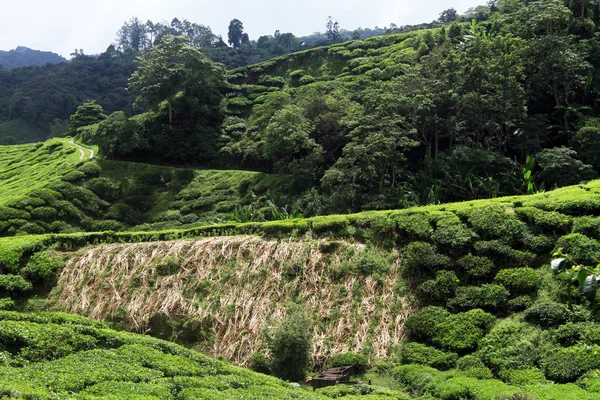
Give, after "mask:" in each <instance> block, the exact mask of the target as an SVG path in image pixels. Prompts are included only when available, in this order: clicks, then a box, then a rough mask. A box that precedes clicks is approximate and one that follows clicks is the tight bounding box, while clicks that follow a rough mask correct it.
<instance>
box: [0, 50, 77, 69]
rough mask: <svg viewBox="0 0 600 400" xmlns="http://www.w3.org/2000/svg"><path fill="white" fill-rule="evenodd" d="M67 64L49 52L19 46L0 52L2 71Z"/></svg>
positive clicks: (60, 57) (65, 60)
mask: <svg viewBox="0 0 600 400" xmlns="http://www.w3.org/2000/svg"><path fill="white" fill-rule="evenodd" d="M64 62H67V59H66V58H64V57H62V56H60V55H58V54H56V53H52V52H50V51H40V50H32V49H30V48H28V47H23V46H19V47H17V48H16V49H14V50H9V51H3V50H0V65H1V66H2V68H4V69H12V68H19V67H28V66H31V65H35V66H40V65H46V64H59V63H64Z"/></svg>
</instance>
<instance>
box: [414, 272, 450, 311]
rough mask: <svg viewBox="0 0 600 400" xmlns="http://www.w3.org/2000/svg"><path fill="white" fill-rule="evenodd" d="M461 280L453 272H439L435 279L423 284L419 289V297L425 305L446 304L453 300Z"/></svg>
mask: <svg viewBox="0 0 600 400" xmlns="http://www.w3.org/2000/svg"><path fill="white" fill-rule="evenodd" d="M458 283H459V280H458V278H457V277H456V274H455V273H454V272H452V271H438V272H437V273H436V275H435V279H431V280H428V281H425V282H423V283H422V284H421V285H420V286H419V288H418V292H419V297H420V298H421V299H422V301H423V302H424V303H426V304H427V303H444V302H445V301H446V299H449V298H452V297H453V296H454V293H455V291H456V289H457V287H458Z"/></svg>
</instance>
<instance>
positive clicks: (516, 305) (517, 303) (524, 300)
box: [508, 295, 534, 312]
mask: <svg viewBox="0 0 600 400" xmlns="http://www.w3.org/2000/svg"><path fill="white" fill-rule="evenodd" d="M533 302H534V300H533V298H532V297H531V296H525V295H523V296H517V297H515V298H514V299H511V300H509V301H508V310H509V311H510V312H519V311H524V310H526V309H528V308H529V307H531V306H532V305H533Z"/></svg>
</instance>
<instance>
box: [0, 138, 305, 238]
mask: <svg viewBox="0 0 600 400" xmlns="http://www.w3.org/2000/svg"><path fill="white" fill-rule="evenodd" d="M71 142H72V141H71V140H70V139H52V140H50V141H47V142H45V143H37V144H28V145H18V146H0V171H2V172H0V236H3V235H14V234H24V233H29V234H32V233H38V234H39V233H52V232H54V233H58V232H73V231H81V230H84V231H85V230H88V231H89V230H91V231H97V230H105V229H112V230H123V229H126V228H127V227H133V226H136V229H142V230H144V229H145V230H153V229H154V230H155V229H165V228H175V227H181V226H184V227H185V226H187V227H191V226H198V225H202V224H208V223H215V222H225V221H227V220H229V219H231V218H234V219H235V218H237V219H238V220H240V219H242V220H244V221H247V220H249V219H253V220H257V219H262V220H265V219H271V218H273V216H272V215H271V214H272V211H273V210H272V208H271V207H270V206H269V204H268V203H267V200H269V201H272V202H275V203H277V202H283V203H284V204H285V203H286V202H287V200H286V199H288V196H291V195H293V193H294V188H293V182H292V181H290V179H289V178H288V177H286V176H282V175H268V174H262V173H257V172H247V171H234V170H229V171H218V170H194V169H186V168H173V167H166V166H164V167H163V166H156V165H148V164H141V163H131V162H121V161H109V160H96V159H90V156H91V153H90V152H89V150H88V149H85V148H82V147H81V146H79V145H76V144H72V143H71Z"/></svg>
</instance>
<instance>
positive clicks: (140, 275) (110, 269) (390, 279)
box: [51, 236, 411, 365]
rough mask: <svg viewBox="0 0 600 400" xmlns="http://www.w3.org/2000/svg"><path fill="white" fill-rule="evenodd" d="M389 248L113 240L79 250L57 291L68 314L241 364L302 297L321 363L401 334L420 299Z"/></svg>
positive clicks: (253, 240) (239, 239) (376, 348)
mask: <svg viewBox="0 0 600 400" xmlns="http://www.w3.org/2000/svg"><path fill="white" fill-rule="evenodd" d="M381 254H383V253H381V252H377V251H375V250H373V249H369V248H367V247H366V246H365V245H363V244H356V243H350V242H340V241H330V240H328V239H320V240H313V239H298V240H292V239H286V240H277V239H264V238H260V237H255V236H236V237H217V238H209V239H201V240H184V241H173V242H156V243H141V244H116V245H105V246H99V247H91V248H87V249H85V250H82V251H80V252H79V253H76V254H75V255H73V256H72V257H71V259H70V261H69V262H68V263H67V265H66V267H65V269H64V270H63V271H62V274H61V275H60V277H59V282H58V285H57V286H56V287H55V289H54V292H53V293H52V295H51V298H52V299H54V300H53V301H54V306H55V307H56V308H58V309H60V310H62V311H67V312H72V313H78V314H82V315H85V316H88V317H91V318H94V319H99V320H113V321H114V320H118V321H123V322H124V323H125V324H126V326H127V328H129V329H131V330H135V331H138V332H148V331H150V333H154V334H157V335H158V336H165V335H166V336H170V337H168V338H170V339H174V340H177V341H180V342H183V343H186V344H188V345H194V346H195V347H196V348H197V349H198V350H201V351H203V352H204V353H206V354H208V355H211V356H219V355H223V356H226V357H227V358H228V359H230V360H231V361H232V362H234V363H236V364H240V365H245V364H246V363H247V362H248V360H249V358H250V356H251V354H252V353H253V352H255V351H262V350H263V345H264V343H263V335H262V332H263V328H264V327H266V326H274V325H276V324H277V323H278V322H279V321H281V320H282V319H283V318H284V316H285V314H286V304H287V303H289V302H290V301H294V302H296V303H300V304H305V305H306V309H307V310H308V311H309V312H310V313H311V315H312V316H313V317H314V318H315V321H316V323H315V328H314V356H313V361H314V362H315V365H318V364H321V363H323V362H324V361H326V359H327V358H328V357H329V356H330V355H331V354H336V353H339V352H345V351H356V352H359V351H365V350H366V351H367V352H369V353H370V354H372V356H373V357H384V356H385V355H386V354H387V352H388V349H389V348H390V346H391V345H394V344H397V343H399V342H400V340H401V339H402V337H403V329H402V327H403V322H404V320H405V319H406V318H407V316H408V315H409V314H410V312H411V304H410V301H409V300H408V298H407V297H404V296H403V295H402V293H401V291H402V284H400V285H399V262H398V257H397V254H396V253H385V254H384V255H381ZM357 265H359V266H361V265H362V266H363V267H362V268H363V269H362V270H357V269H356V266H357ZM364 265H367V269H368V268H369V267H368V266H369V265H371V266H372V265H375V269H377V268H386V273H385V274H378V273H376V272H373V273H369V272H368V271H367V272H366V271H365V267H364ZM371 272H372V271H371Z"/></svg>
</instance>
